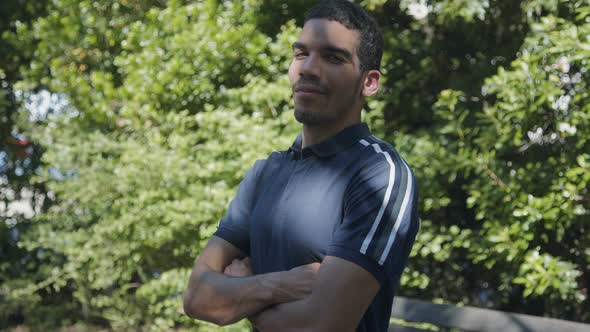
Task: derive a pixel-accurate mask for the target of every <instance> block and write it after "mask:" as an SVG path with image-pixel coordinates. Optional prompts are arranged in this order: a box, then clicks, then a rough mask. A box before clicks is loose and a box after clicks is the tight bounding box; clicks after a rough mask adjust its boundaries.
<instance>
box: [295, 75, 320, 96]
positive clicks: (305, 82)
mask: <svg viewBox="0 0 590 332" xmlns="http://www.w3.org/2000/svg"><path fill="white" fill-rule="evenodd" d="M292 90H293V92H297V91H314V92H318V93H321V94H327V93H328V89H327V88H326V87H325V86H323V85H321V84H320V82H318V81H316V80H309V79H302V78H300V79H299V80H298V81H297V82H295V84H293V87H292Z"/></svg>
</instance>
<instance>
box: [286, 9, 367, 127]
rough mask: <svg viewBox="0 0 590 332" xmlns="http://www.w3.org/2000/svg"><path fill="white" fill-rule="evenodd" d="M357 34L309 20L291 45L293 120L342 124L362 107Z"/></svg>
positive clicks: (309, 122)
mask: <svg viewBox="0 0 590 332" xmlns="http://www.w3.org/2000/svg"><path fill="white" fill-rule="evenodd" d="M359 41H360V33H359V32H358V31H355V30H349V29H348V28H346V27H345V26H344V25H342V24H341V23H339V22H336V21H330V20H327V19H311V20H309V21H307V22H306V23H305V25H304V26H303V31H302V32H301V35H300V36H299V39H298V40H297V42H296V43H295V44H293V61H292V62H291V66H290V67H289V80H290V81H291V86H292V89H293V100H294V102H295V118H296V119H297V121H299V122H301V123H303V124H307V125H321V124H328V123H334V122H338V121H345V120H344V119H345V118H347V117H349V116H352V115H351V112H358V111H360V108H361V107H362V96H361V91H362V85H363V73H362V72H361V70H360V63H359V58H358V55H357V48H358V43H359Z"/></svg>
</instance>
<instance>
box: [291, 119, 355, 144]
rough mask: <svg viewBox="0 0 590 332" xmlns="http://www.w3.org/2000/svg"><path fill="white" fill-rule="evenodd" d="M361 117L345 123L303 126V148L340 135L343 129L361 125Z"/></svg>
mask: <svg viewBox="0 0 590 332" xmlns="http://www.w3.org/2000/svg"><path fill="white" fill-rule="evenodd" d="M360 122H361V119H360V117H359V118H357V119H354V120H350V121H343V122H340V123H334V124H319V125H306V124H304V125H303V135H302V136H303V137H302V138H303V140H302V142H301V148H305V147H306V146H309V145H314V144H318V143H321V142H323V141H325V140H327V139H328V138H330V137H332V136H334V135H336V134H338V133H339V132H341V131H342V130H343V129H345V128H347V127H350V126H352V125H355V124H357V123H360Z"/></svg>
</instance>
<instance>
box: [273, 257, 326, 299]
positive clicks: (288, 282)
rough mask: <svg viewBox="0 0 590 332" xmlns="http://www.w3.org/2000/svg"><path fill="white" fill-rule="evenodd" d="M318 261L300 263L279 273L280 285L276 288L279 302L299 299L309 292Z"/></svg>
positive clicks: (314, 277)
mask: <svg viewBox="0 0 590 332" xmlns="http://www.w3.org/2000/svg"><path fill="white" fill-rule="evenodd" d="M320 265H321V264H320V263H311V264H307V265H301V266H298V267H295V268H292V269H291V270H289V271H287V272H285V273H283V274H282V275H281V287H280V288H279V289H278V291H277V294H275V296H277V298H278V299H279V302H281V303H283V302H291V301H296V300H301V299H303V298H305V297H306V296H308V295H309V294H311V290H312V286H313V283H314V281H315V279H316V275H317V272H318V270H319V269H320Z"/></svg>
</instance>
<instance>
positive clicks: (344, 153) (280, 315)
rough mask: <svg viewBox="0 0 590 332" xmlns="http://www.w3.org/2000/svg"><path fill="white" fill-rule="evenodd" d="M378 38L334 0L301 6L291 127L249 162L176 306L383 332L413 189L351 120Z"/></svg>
mask: <svg viewBox="0 0 590 332" xmlns="http://www.w3.org/2000/svg"><path fill="white" fill-rule="evenodd" d="M382 49H383V38H382V36H381V34H380V32H379V30H378V28H377V25H376V23H375V21H374V20H373V19H372V18H370V16H368V15H367V13H366V12H364V10H363V9H362V8H360V7H359V6H358V5H356V4H353V3H351V2H349V1H345V0H340V1H337V0H333V1H322V2H320V3H319V4H318V5H316V6H315V7H314V8H312V9H311V10H310V11H309V12H308V14H307V16H306V20H305V24H304V27H303V31H302V33H301V35H300V37H299V39H298V41H297V42H296V43H295V44H294V45H293V60H292V63H291V66H290V69H289V79H290V81H291V84H292V87H293V98H294V104H295V117H296V119H297V120H298V121H299V122H301V123H302V124H303V128H302V133H301V134H300V135H299V137H297V139H296V140H295V142H294V143H293V145H292V146H291V148H290V149H288V150H287V151H283V152H275V153H272V154H271V155H270V156H269V157H268V159H266V160H262V161H257V162H256V163H255V164H254V167H253V168H252V169H251V170H250V171H249V172H248V173H247V174H246V176H245V177H244V179H243V181H242V183H241V184H240V186H239V188H238V193H237V195H236V197H235V198H234V200H233V201H232V202H231V204H230V206H229V208H228V211H227V214H226V216H225V217H224V218H223V219H222V220H221V222H220V224H219V227H218V230H217V232H216V233H215V235H214V236H213V237H212V238H211V240H210V241H209V243H208V244H207V246H206V248H205V249H204V250H203V253H202V254H201V256H200V257H199V259H198V260H197V263H196V264H195V267H194V270H193V272H192V274H191V277H190V281H189V287H188V290H187V292H186V294H185V304H184V307H185V311H186V313H187V314H188V315H189V316H191V317H194V318H197V319H202V320H207V321H210V322H213V323H216V324H219V325H225V324H230V323H233V322H236V321H238V320H240V319H242V318H246V317H247V318H249V319H250V320H251V322H252V323H253V325H254V326H255V328H257V329H258V330H260V331H355V330H356V331H370V332H375V331H387V328H388V323H389V316H390V312H391V305H392V301H393V296H394V293H395V288H396V287H397V284H398V282H399V278H400V275H401V273H402V271H403V269H404V267H405V265H406V261H407V258H408V255H409V253H410V250H411V247H412V244H413V242H414V239H415V236H416V232H417V230H418V218H417V197H418V196H417V195H418V191H417V187H416V182H415V179H414V176H413V174H412V171H411V170H410V168H409V167H408V165H407V164H406V163H405V161H404V160H403V159H402V158H401V157H400V155H399V154H398V153H397V151H396V150H395V149H394V148H393V147H391V146H390V145H388V144H387V143H384V142H382V141H380V140H378V139H377V138H376V137H375V136H373V135H371V133H370V131H369V129H368V127H367V126H366V125H365V124H363V123H361V109H362V107H363V105H364V100H365V98H366V97H369V96H373V95H375V93H377V90H378V89H379V85H380V79H381V74H380V72H379V67H380V62H381V55H382Z"/></svg>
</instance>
